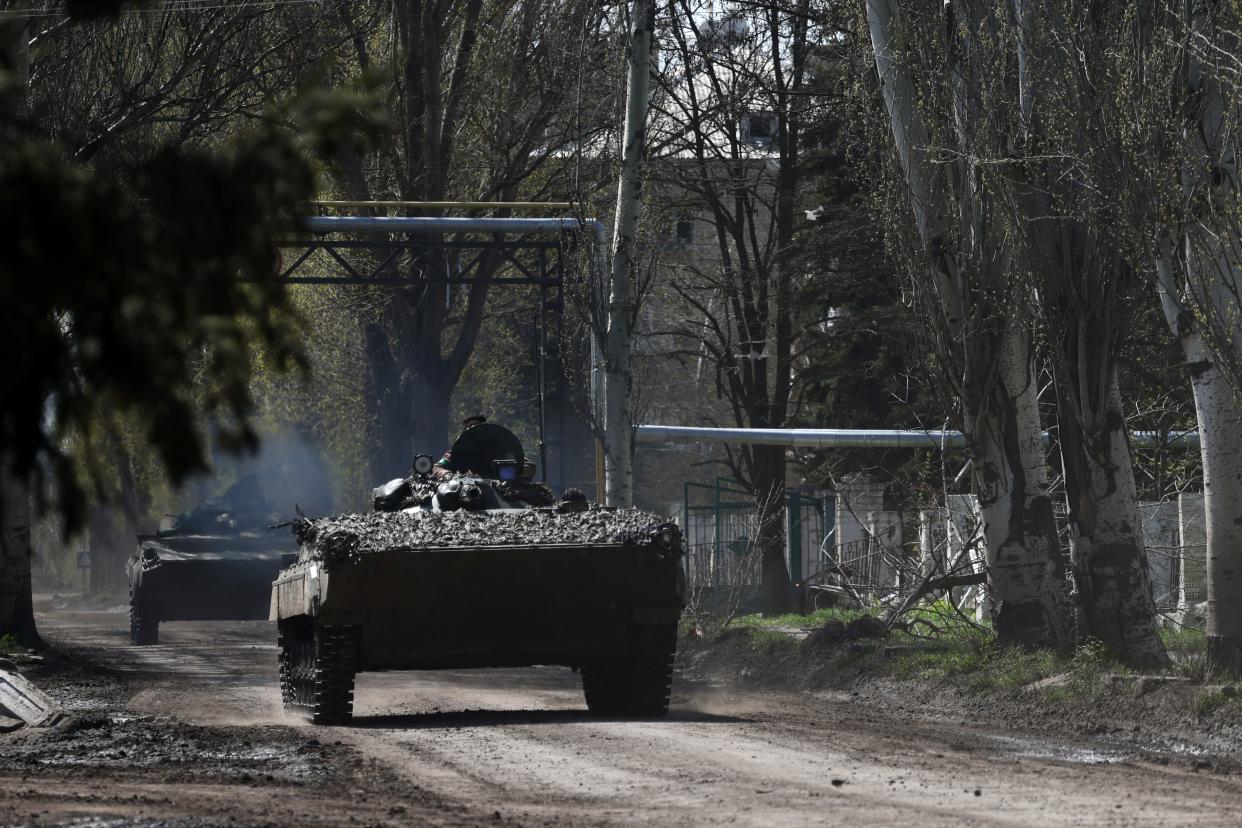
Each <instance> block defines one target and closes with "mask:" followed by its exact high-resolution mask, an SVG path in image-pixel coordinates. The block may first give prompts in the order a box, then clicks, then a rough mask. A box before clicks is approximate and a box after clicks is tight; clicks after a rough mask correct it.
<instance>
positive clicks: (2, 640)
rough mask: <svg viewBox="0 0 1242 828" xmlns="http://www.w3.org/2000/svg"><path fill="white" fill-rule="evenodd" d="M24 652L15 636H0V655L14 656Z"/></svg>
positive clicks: (24, 649)
mask: <svg viewBox="0 0 1242 828" xmlns="http://www.w3.org/2000/svg"><path fill="white" fill-rule="evenodd" d="M24 652H26V648H25V647H23V646H22V643H21V641H19V640H18V639H17V636H15V635H0V655H16V654H17V653H24Z"/></svg>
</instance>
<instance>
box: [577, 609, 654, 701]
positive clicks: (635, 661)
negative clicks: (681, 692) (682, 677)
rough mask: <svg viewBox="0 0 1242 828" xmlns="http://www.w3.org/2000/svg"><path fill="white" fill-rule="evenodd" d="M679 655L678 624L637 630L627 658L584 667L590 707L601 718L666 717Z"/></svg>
mask: <svg viewBox="0 0 1242 828" xmlns="http://www.w3.org/2000/svg"><path fill="white" fill-rule="evenodd" d="M676 652H677V625H676V624H675V623H668V624H643V625H640V626H638V627H636V628H635V630H634V639H633V641H632V643H631V645H630V651H629V653H627V654H626V656H625V657H624V658H620V659H617V660H615V661H602V662H596V663H595V664H587V665H584V666H583V668H582V690H583V694H584V695H585V696H586V703H587V707H588V708H589V709H590V711H591V712H592V713H596V714H599V715H601V716H625V717H641V718H647V717H656V716H663V715H664V714H665V713H667V712H668V694H669V690H670V689H671V688H672V684H673V656H674V655H675V654H676Z"/></svg>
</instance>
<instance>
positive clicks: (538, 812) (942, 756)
mask: <svg viewBox="0 0 1242 828" xmlns="http://www.w3.org/2000/svg"><path fill="white" fill-rule="evenodd" d="M42 623H43V630H44V631H45V633H46V634H47V635H48V636H49V637H50V638H52V639H53V640H56V641H58V642H62V643H63V644H65V645H66V646H69V647H74V648H82V649H89V650H91V651H92V652H93V654H94V657H95V658H98V659H101V660H103V662H104V663H105V664H106V665H107V666H108V667H110V668H112V669H113V670H115V671H116V674H117V675H119V676H121V677H122V680H123V681H125V682H127V683H128V684H129V686H130V688H131V695H130V698H129V706H130V707H131V708H134V709H137V710H140V711H145V712H148V713H152V714H159V715H168V716H173V717H177V718H179V719H183V720H185V721H187V722H191V723H198V724H238V723H241V724H248V723H253V724H256V725H257V724H274V723H289V722H290V720H289V719H287V718H286V717H284V715H283V714H282V713H281V712H280V699H279V690H278V687H277V679H276V669H277V666H276V646H275V633H274V630H273V629H272V628H271V627H270V626H269V625H267V624H263V623H219V624H188V623H187V624H168V625H167V626H166V628H165V631H164V635H163V636H162V638H161V641H162V643H161V644H159V645H157V646H154V647H132V646H130V645H129V644H128V642H127V638H126V635H127V629H126V626H125V624H126V619H125V616H124V615H122V614H117V613H112V614H107V613H69V612H58V613H53V614H51V615H50V616H48V617H47V618H45V619H43V622H42ZM355 716H356V717H355V721H354V723H353V725H352V726H349V727H328V728H316V729H315V730H314V732H315V733H316V735H317V736H318V737H319V738H320V739H321V740H322V741H324V742H326V743H328V744H331V743H332V742H334V741H340V742H341V743H342V745H343V746H348V747H351V748H353V749H354V750H355V751H357V752H358V753H359V754H361V755H362V756H363V757H365V758H366V760H367V761H369V762H374V763H376V764H377V765H378V766H382V767H384V768H385V769H386V770H387V771H389V772H391V773H392V774H393V775H394V777H395V778H398V779H402V780H405V781H406V782H407V783H408V784H409V785H410V786H411V787H414V786H416V787H417V788H418V789H420V790H424V791H428V792H430V793H432V794H434V796H435V797H436V798H437V800H442V801H445V802H452V803H459V804H460V805H461V806H462V807H463V808H469V809H470V812H471V813H475V814H479V813H481V814H490V815H491V816H492V817H497V816H498V817H499V818H500V819H501V820H502V821H504V822H511V823H517V824H556V825H601V824H617V825H643V824H650V825H656V824H658V825H674V824H675V825H715V824H732V825H795V824H796V825H810V824H823V825H838V824H849V825H909V824H918V825H920V826H926V825H955V826H956V825H1013V826H1020V825H1031V826H1034V825H1039V826H1045V825H1086V826H1105V825H1191V824H1193V825H1196V826H1215V825H1238V824H1242V778H1240V777H1239V776H1236V775H1230V774H1215V773H1194V772H1191V771H1188V770H1185V769H1181V768H1179V767H1177V766H1161V765H1155V764H1149V763H1146V762H1143V761H1140V760H1138V759H1136V758H1134V757H1133V756H1132V755H1131V754H1128V753H1126V752H1125V751H1124V750H1112V749H1109V748H1108V747H1107V746H1100V745H1096V744H1091V745H1088V744H1078V743H1074V742H1068V741H1050V740H1048V739H1030V738H1026V737H1025V736H1023V735H1022V734H1020V733H1012V732H1010V733H1006V732H996V731H993V730H987V729H980V728H976V727H973V726H971V725H969V724H967V723H964V722H944V721H934V720H930V719H929V720H922V719H911V718H903V717H895V716H892V715H886V714H882V713H878V712H875V711H871V710H868V709H867V708H865V707H863V706H861V705H859V704H856V703H852V702H850V701H849V697H848V696H847V695H846V694H835V695H825V696H818V697H817V696H809V695H799V694H786V693H742V692H733V691H729V690H727V689H720V688H711V687H706V686H703V685H699V684H688V683H685V682H683V683H681V684H675V686H674V692H673V699H672V708H671V712H670V714H669V716H668V718H667V719H660V720H648V721H620V720H616V721H609V720H600V719H597V718H593V717H591V716H589V715H588V714H587V713H586V710H585V704H584V702H583V699H582V692H581V685H580V682H579V677H578V676H577V675H575V674H573V673H571V672H570V671H568V670H563V669H559V668H556V669H554V668H537V669H531V670H492V671H445V672H437V673H382V674H370V673H364V674H362V675H360V676H359V677H358V684H357V692H356V697H355ZM296 726H297V727H301V728H306V729H307V731H310V730H311V726H310V725H305V724H301V723H297V724H296ZM398 787H399V786H398ZM392 795H393V796H394V797H395V799H399V798H400V792H399V790H398V791H396V792H394V793H393V794H392ZM343 821H347V820H343ZM397 821H398V822H400V821H401V819H398V820H397ZM410 821H411V822H413V821H417V820H416V819H414V817H413V816H412V815H410Z"/></svg>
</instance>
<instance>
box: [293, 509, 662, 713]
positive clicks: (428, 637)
mask: <svg viewBox="0 0 1242 828" xmlns="http://www.w3.org/2000/svg"><path fill="white" fill-rule="evenodd" d="M625 511H626V512H629V513H630V515H629V516H628V519H627V520H622V519H620V516H618V518H617V519H616V522H617V523H618V524H625V525H627V526H630V527H633V526H638V525H642V526H646V527H647V529H646V531H629V532H628V533H627V532H616V533H614V534H615V535H617V536H618V537H617V538H616V539H615V540H613V539H610V538H607V535H608V531H607V529H606V528H605V529H603V530H598V531H595V532H593V533H592V532H579V533H577V534H578V535H579V537H577V538H574V539H573V542H566V543H556V542H543V543H536V544H531V543H527V544H522V543H510V542H507V540H508V536H507V532H513V531H519V530H520V531H522V532H525V533H527V534H529V535H533V536H542V537H547V536H548V535H549V533H555V532H556V530H557V529H558V528H560V529H562V530H564V528H565V527H566V525H567V524H571V523H573V522H574V521H578V520H588V521H589V520H591V519H594V520H595V521H596V522H597V523H598V524H600V526H605V527H606V525H607V523H608V522H609V520H612V519H613V518H612V517H611V514H610V513H609V512H607V511H606V510H602V509H593V510H591V513H592V515H593V518H591V517H588V516H587V515H585V514H581V513H580V514H578V515H573V514H555V513H554V510H552V509H539V510H529V511H521V510H514V511H511V512H508V513H499V514H496V513H493V514H485V513H475V514H474V515H468V514H463V513H457V515H456V517H460V518H461V519H462V520H463V521H466V522H467V523H470V521H474V523H473V524H471V525H477V526H482V527H487V526H488V525H489V522H490V523H492V524H493V526H494V528H493V529H492V531H489V532H485V534H486V535H487V539H486V540H484V541H483V542H482V543H480V544H475V545H431V544H418V545H405V546H402V545H400V544H393V543H392V542H391V541H392V537H394V536H395V537H401V536H402V531H405V532H406V534H407V535H408V534H409V533H410V531H413V530H409V529H408V525H409V524H411V523H413V524H414V525H415V527H416V528H417V522H418V520H417V517H416V516H408V515H393V516H384V517H387V518H390V519H391V520H392V521H397V520H398V519H402V518H403V519H405V521H406V525H405V526H402V527H399V529H400V530H401V531H396V532H389V533H387V535H386V536H385V538H384V540H383V541H375V542H372V543H370V545H369V546H368V542H367V541H366V538H365V537H364V538H363V539H362V542H361V543H358V542H357V538H356V536H352V537H353V539H354V542H351V543H349V544H345V545H344V546H345V547H346V548H345V549H342V548H341V547H342V545H341V544H340V543H337V542H336V541H339V537H334V536H333V535H332V533H330V532H321V533H319V536H318V537H317V538H316V539H313V540H311V541H310V542H308V543H307V544H306V545H304V546H303V549H302V552H301V555H300V556H299V561H298V563H297V564H295V565H293V566H291V567H289V568H287V569H285V570H283V571H282V572H281V574H280V576H279V577H278V578H277V580H276V582H275V583H274V585H273V589H272V601H271V617H272V619H273V620H276V621H277V622H278V626H279V632H280V645H281V655H280V675H281V691H282V696H283V698H284V701H285V704H286V706H287V707H288V708H290V709H293V710H297V711H300V712H302V713H303V714H305V715H306V716H308V717H309V718H311V719H312V720H313V721H315V722H324V723H326V722H339V721H342V720H346V719H348V718H349V717H350V716H351V715H352V700H353V685H354V676H355V674H356V673H358V672H361V671H369V670H430V669H444V668H468V667H517V666H528V665H536V664H544V665H566V666H571V667H576V668H580V669H581V671H582V676H583V689H584V691H585V694H586V701H587V705H588V707H589V708H590V709H591V710H592V711H594V712H598V713H601V714H604V715H612V716H657V715H662V714H663V713H664V712H665V711H666V710H667V708H668V695H669V687H670V683H671V680H672V666H673V655H674V651H675V648H676V635H677V621H678V618H679V616H680V613H681V609H682V606H683V603H684V592H685V587H684V576H683V574H682V568H681V562H680V559H679V554H680V535H679V534H678V533H677V529H676V527H675V526H673V525H672V524H667V523H662V524H654V523H650V522H648V523H645V524H644V523H643V522H642V520H637V519H635V517H634V515H640V516H641V514H642V513H637V512H635V511H634V510H625ZM372 517H373V518H375V517H376V516H372ZM433 517H441V516H439V515H433ZM453 517H455V516H454V515H449V516H448V518H453ZM642 517H643V518H646V517H653V516H642ZM430 522H435V521H430ZM372 523H373V524H374V523H375V521H374V520H373V521H372ZM456 525H457V524H456V523H455V522H453V521H452V520H444V521H441V522H439V523H437V525H436V528H435V530H434V531H435V532H437V533H439V534H441V535H451V533H452V531H453V527H455V526H456ZM384 528H385V527H384V526H383V525H373V526H371V527H366V528H364V529H363V530H361V531H362V532H363V534H364V535H365V533H366V532H367V531H370V532H371V533H372V534H377V535H385V532H384V531H382V530H383V529H384ZM413 533H414V534H415V535H417V534H418V533H417V531H413ZM562 534H563V535H570V536H572V535H574V534H575V533H574V532H573V531H568V532H565V531H562ZM622 536H623V537H622ZM601 538H603V540H601ZM334 547H336V548H335V551H333V548H334Z"/></svg>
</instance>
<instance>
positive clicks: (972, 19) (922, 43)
mask: <svg viewBox="0 0 1242 828" xmlns="http://www.w3.org/2000/svg"><path fill="white" fill-rule="evenodd" d="M866 15H867V23H868V29H869V32H870V35H871V43H872V48H873V53H874V60H875V65H876V70H877V73H878V75H879V80H880V86H881V92H882V94H883V98H884V105H885V110H886V112H887V117H888V122H889V127H890V131H891V135H892V140H893V148H894V149H895V151H896V158H897V168H898V171H899V175H900V178H901V182H902V183H901V186H902V188H903V190H904V198H903V200H904V201H905V204H906V209H907V210H908V211H909V215H910V216H911V217H912V219H913V233H911V234H910V235H911V236H913V238H914V240H915V242H914V244H912V245H910V248H911V249H912V250H913V251H917V252H914V253H913V254H912V256H911V260H910V262H909V264H908V268H909V272H910V274H911V275H912V276H913V284H914V286H915V288H916V290H917V291H918V293H919V295H920V297H921V298H922V300H923V307H924V309H925V311H926V313H927V318H928V320H929V324H930V325H931V326H932V330H934V331H935V337H936V341H937V342H938V343H939V358H940V362H941V365H942V369H943V376H944V379H945V381H946V382H947V383H948V385H949V387H950V388H952V389H953V392H954V393H955V395H956V396H957V397H958V398H959V399H960V400H961V405H962V420H963V426H964V430H965V432H966V434H967V438H968V440H969V444H970V451H971V457H972V461H973V475H974V480H975V486H976V489H977V491H978V494H979V501H980V506H981V508H982V512H983V519H984V525H985V538H986V546H987V560H988V586H989V590H990V592H991V597H992V602H993V622H994V625H995V629H996V633H997V636H998V638H999V639H1000V640H1002V641H1008V642H1024V643H1030V644H1049V645H1065V644H1067V643H1069V642H1070V640H1071V638H1072V629H1071V625H1070V622H1069V619H1070V614H1069V612H1068V601H1067V599H1066V596H1065V595H1064V588H1063V583H1064V573H1065V563H1064V560H1063V556H1062V554H1061V552H1060V546H1059V542H1058V538H1057V531H1056V522H1055V519H1054V516H1053V509H1052V499H1051V496H1050V493H1049V480H1048V471H1047V465H1046V460H1045V456H1044V449H1043V444H1042V430H1041V428H1040V420H1039V410H1038V407H1037V382H1036V381H1037V374H1036V371H1035V364H1034V356H1035V353H1034V344H1033V340H1032V335H1031V331H1030V330H1029V327H1028V324H1027V319H1028V318H1029V316H1030V305H1029V300H1030V297H1029V295H1028V294H1027V293H1026V291H1025V290H1024V289H1023V288H1022V287H1021V285H1020V284H1018V283H1016V282H1015V280H1014V274H1015V268H1014V267H1012V256H1013V250H1012V245H1011V240H1010V239H1009V237H1008V233H1007V230H1006V227H1005V222H1004V218H1005V216H1004V210H1003V207H1002V205H1001V204H1000V203H999V200H998V198H997V195H996V192H995V187H994V183H993V181H992V180H991V179H992V170H990V169H989V168H988V167H987V166H986V165H985V164H983V163H981V160H982V159H987V158H995V157H998V156H999V155H1001V154H1002V153H1001V150H1002V146H1003V141H1004V140H1005V138H1006V137H1007V132H1006V131H1005V129H1004V124H1005V118H1006V116H1007V115H1008V114H1009V113H1008V110H1007V109H1006V108H1005V105H1004V99H1003V98H1001V97H998V96H995V95H992V94H990V93H992V92H994V91H995V90H994V87H995V86H996V85H998V84H1000V83H1002V82H1003V78H1004V75H1003V74H998V73H996V72H995V71H994V70H995V68H996V67H994V66H989V65H988V63H987V55H986V54H985V53H984V52H983V51H982V50H981V49H980V48H979V43H978V42H976V40H975V38H976V37H978V38H984V39H986V38H988V37H993V36H996V35H997V33H996V32H995V31H993V30H992V29H990V28H988V27H989V26H990V25H992V21H991V20H990V19H989V18H988V16H987V15H985V14H983V13H982V11H981V8H979V7H977V6H975V5H974V4H970V3H964V2H953V3H950V4H946V5H945V6H944V7H943V10H941V8H940V7H939V6H937V7H936V9H923V10H920V9H918V8H916V7H915V5H914V4H902V3H899V2H898V0H866ZM941 15H948V17H942V16H941ZM975 27H978V28H975Z"/></svg>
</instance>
